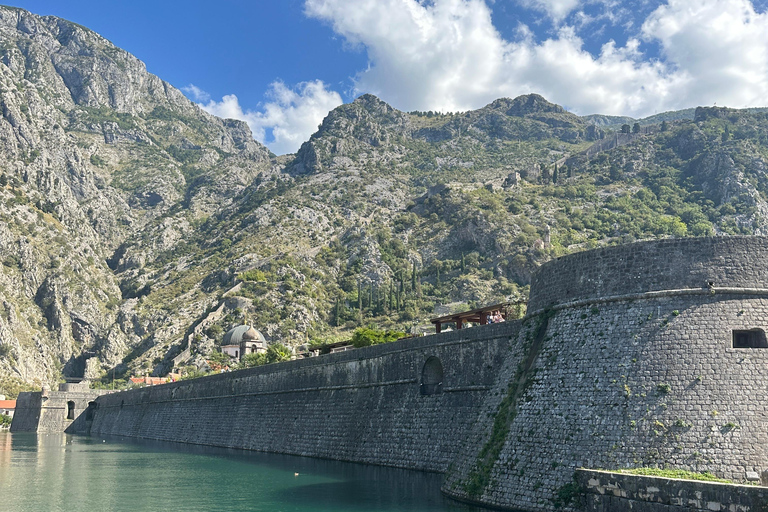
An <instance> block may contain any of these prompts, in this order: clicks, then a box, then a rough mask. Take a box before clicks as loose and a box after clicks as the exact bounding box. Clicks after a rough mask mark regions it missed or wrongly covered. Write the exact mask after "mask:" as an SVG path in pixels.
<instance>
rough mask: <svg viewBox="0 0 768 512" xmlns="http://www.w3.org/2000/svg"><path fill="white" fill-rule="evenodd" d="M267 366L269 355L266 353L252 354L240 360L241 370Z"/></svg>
mask: <svg viewBox="0 0 768 512" xmlns="http://www.w3.org/2000/svg"><path fill="white" fill-rule="evenodd" d="M263 364H267V354H265V353H258V354H257V353H251V354H245V355H244V356H243V357H242V358H241V359H240V364H239V366H238V367H239V368H253V367H254V366H261V365H263Z"/></svg>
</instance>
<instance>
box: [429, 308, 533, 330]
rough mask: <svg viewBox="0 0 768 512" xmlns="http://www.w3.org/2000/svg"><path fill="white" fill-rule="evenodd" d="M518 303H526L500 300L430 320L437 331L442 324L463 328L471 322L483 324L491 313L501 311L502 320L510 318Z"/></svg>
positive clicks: (512, 316) (514, 312)
mask: <svg viewBox="0 0 768 512" xmlns="http://www.w3.org/2000/svg"><path fill="white" fill-rule="evenodd" d="M520 304H527V301H524V300H519V301H516V302H502V303H501V304H494V305H493V306H485V307H483V308H477V309H473V310H471V311H464V312H462V313H454V314H452V315H445V316H441V317H438V318H433V319H431V320H430V322H432V323H433V324H435V332H437V333H439V332H440V331H442V329H443V324H449V323H453V324H456V329H463V328H464V326H465V325H466V324H467V323H469V322H471V323H475V324H480V325H485V324H487V323H489V322H488V316H489V315H492V314H493V313H496V312H497V311H498V312H501V317H502V318H503V319H504V321H506V320H507V318H509V319H510V320H512V319H513V318H517V317H516V309H517V306H519V305H520Z"/></svg>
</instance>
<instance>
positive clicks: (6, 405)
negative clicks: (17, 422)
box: [0, 400, 16, 409]
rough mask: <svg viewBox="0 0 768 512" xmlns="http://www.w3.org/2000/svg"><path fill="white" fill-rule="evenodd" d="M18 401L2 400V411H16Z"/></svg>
mask: <svg viewBox="0 0 768 512" xmlns="http://www.w3.org/2000/svg"><path fill="white" fill-rule="evenodd" d="M15 408H16V400H0V409H15Z"/></svg>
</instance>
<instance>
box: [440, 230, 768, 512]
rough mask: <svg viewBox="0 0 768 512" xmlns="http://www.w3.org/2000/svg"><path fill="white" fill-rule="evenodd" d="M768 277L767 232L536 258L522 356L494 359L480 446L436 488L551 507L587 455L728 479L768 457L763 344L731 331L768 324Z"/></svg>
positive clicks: (588, 462) (477, 429) (597, 460)
mask: <svg viewBox="0 0 768 512" xmlns="http://www.w3.org/2000/svg"><path fill="white" fill-rule="evenodd" d="M710 283H713V284H712V285H710ZM761 288H762V289H763V290H762V291H761V290H760V289H761ZM765 288H768V240H767V239H766V238H746V237H733V238H710V239H692V240H669V241H667V240H665V241H654V242H642V243H637V244H631V245H626V246H619V247H610V248H606V249H600V250H597V251H589V252H584V253H580V254H575V255H571V256H566V257H563V258H560V259H558V260H556V261H553V262H550V263H548V264H546V265H544V266H543V267H542V268H541V269H540V270H539V271H538V273H537V274H536V275H535V276H534V279H533V283H532V286H531V296H530V303H529V310H531V311H532V312H533V315H532V316H530V317H529V318H526V320H525V321H524V324H523V327H522V328H521V331H520V334H519V336H518V340H517V341H516V343H515V345H516V346H518V347H520V351H521V352H522V353H523V354H521V353H517V354H516V353H514V352H513V353H512V354H511V355H510V357H509V358H508V360H507V361H506V362H505V365H504V366H503V367H502V370H501V372H500V375H499V380H498V381H497V385H496V386H495V388H494V389H493V390H492V391H491V392H490V393H488V394H487V395H486V400H485V403H484V404H483V406H482V408H481V414H480V416H479V417H478V422H477V423H476V424H475V426H474V428H473V431H472V432H471V433H470V434H468V438H469V439H471V440H472V442H473V443H474V448H475V449H474V452H473V451H472V450H471V449H469V448H468V449H467V450H463V451H462V452H460V455H459V457H457V459H456V460H455V461H454V462H453V464H452V465H451V468H450V469H449V472H448V474H447V476H446V481H445V484H444V487H443V489H444V491H445V492H446V493H447V494H449V495H452V496H454V497H456V498H459V499H464V500H468V501H474V502H479V503H484V504H490V505H494V506H499V507H506V508H518V509H524V510H554V509H556V506H557V505H558V503H557V497H558V496H559V495H561V494H562V492H563V491H564V490H567V486H568V484H570V483H571V482H572V481H573V476H574V470H575V469H576V468H581V467H584V468H605V469H618V468H632V467H668V468H679V469H686V470H691V471H710V472H712V473H714V474H716V475H717V476H720V477H724V478H728V479H733V480H736V481H744V480H745V479H746V475H747V472H756V473H758V474H760V473H761V472H762V471H763V470H765V469H768V468H766V465H768V463H766V461H768V429H766V417H768V401H766V400H765V398H764V397H765V396H766V394H767V393H768V381H766V379H765V375H766V365H768V349H759V348H749V349H734V348H732V339H733V330H751V329H763V330H765V329H768V291H766V290H765ZM740 289H741V290H743V292H741V293H740V292H739V290H740ZM649 292H652V293H649ZM622 297H623V298H622ZM548 308H550V309H548ZM537 311H538V312H540V313H539V314H537ZM544 319H546V322H544V325H546V329H545V331H544V332H543V334H542V335H541V336H540V337H541V340H540V342H541V343H540V346H539V347H536V353H535V362H534V363H533V365H532V366H531V368H530V370H529V371H528V372H527V374H526V378H527V387H526V389H525V392H524V393H523V394H522V396H521V397H520V399H518V400H517V401H516V406H517V407H516V411H515V415H514V417H513V418H512V419H511V420H510V421H509V422H508V431H507V433H506V439H505V442H504V444H503V448H502V449H501V450H500V453H499V455H498V458H497V459H496V460H495V461H494V462H493V465H492V470H491V477H490V479H489V482H490V483H489V484H488V485H487V486H486V487H484V488H483V489H482V490H481V491H479V492H478V491H477V490H476V489H475V492H474V493H472V492H470V491H471V488H470V485H469V482H471V477H472V475H473V472H474V473H475V474H476V473H477V467H478V460H479V459H480V453H481V450H482V449H483V447H484V446H487V445H488V443H489V438H490V437H491V434H492V432H493V430H494V419H495V417H496V414H497V410H498V409H499V404H500V403H501V401H502V398H503V397H504V396H505V395H506V394H507V393H508V389H509V386H510V383H512V382H514V381H515V379H518V380H519V379H520V361H521V360H522V358H523V357H524V353H525V352H526V351H528V352H529V353H530V351H531V348H527V347H530V345H531V344H532V338H533V335H534V331H535V326H536V325H541V324H542V323H543V322H542V320H544ZM566 508H568V507H566Z"/></svg>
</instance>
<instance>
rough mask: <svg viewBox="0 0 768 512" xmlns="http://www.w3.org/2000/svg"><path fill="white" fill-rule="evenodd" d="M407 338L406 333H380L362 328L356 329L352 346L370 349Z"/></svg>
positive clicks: (376, 330) (368, 328)
mask: <svg viewBox="0 0 768 512" xmlns="http://www.w3.org/2000/svg"><path fill="white" fill-rule="evenodd" d="M403 336H405V333H404V332H399V331H380V330H378V329H373V328H370V327H360V328H359V329H355V332H354V334H353V335H352V344H353V345H354V346H355V347H358V348H360V347H368V346H371V345H379V344H380V343H389V342H392V341H396V340H398V339H400V338H402V337H403Z"/></svg>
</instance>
